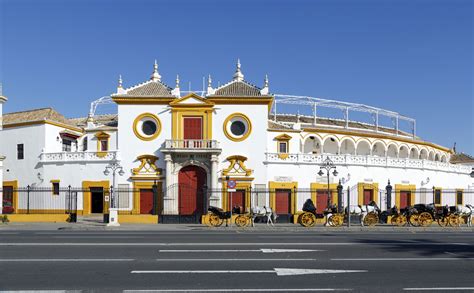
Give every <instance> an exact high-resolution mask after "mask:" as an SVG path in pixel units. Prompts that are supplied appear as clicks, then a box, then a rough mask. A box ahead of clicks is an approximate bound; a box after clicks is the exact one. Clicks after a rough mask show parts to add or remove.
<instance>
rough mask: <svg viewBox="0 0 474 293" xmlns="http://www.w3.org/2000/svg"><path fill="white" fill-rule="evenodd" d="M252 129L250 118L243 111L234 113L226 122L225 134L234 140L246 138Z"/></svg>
mask: <svg viewBox="0 0 474 293" xmlns="http://www.w3.org/2000/svg"><path fill="white" fill-rule="evenodd" d="M251 131H252V124H251V123H250V119H249V118H248V117H247V116H245V115H244V114H241V113H234V114H232V115H230V116H229V117H227V119H226V120H225V122H224V134H225V135H226V136H227V138H228V139H230V140H232V141H242V140H245V139H246V138H247V137H248V136H249V135H250V132H251Z"/></svg>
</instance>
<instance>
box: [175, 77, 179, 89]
mask: <svg viewBox="0 0 474 293" xmlns="http://www.w3.org/2000/svg"><path fill="white" fill-rule="evenodd" d="M175 88H177V89H179V74H176V86H175Z"/></svg>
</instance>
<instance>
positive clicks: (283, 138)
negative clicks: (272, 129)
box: [275, 133, 292, 141]
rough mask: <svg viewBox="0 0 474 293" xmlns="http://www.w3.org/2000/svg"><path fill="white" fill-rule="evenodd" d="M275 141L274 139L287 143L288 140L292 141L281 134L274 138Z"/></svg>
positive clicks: (284, 134) (287, 136)
mask: <svg viewBox="0 0 474 293" xmlns="http://www.w3.org/2000/svg"><path fill="white" fill-rule="evenodd" d="M275 139H276V140H286V141H288V140H290V139H292V137H291V136H289V135H288V134H286V133H283V134H280V135H278V136H275Z"/></svg>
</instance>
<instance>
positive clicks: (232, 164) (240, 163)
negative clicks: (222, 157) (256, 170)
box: [222, 155, 253, 177]
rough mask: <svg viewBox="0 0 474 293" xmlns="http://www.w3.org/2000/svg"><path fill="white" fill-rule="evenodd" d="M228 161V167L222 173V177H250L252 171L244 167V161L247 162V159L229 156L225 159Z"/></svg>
mask: <svg viewBox="0 0 474 293" xmlns="http://www.w3.org/2000/svg"><path fill="white" fill-rule="evenodd" d="M227 161H229V167H227V168H226V169H224V170H223V171H222V175H224V176H233V177H234V176H235V177H237V176H250V175H251V174H252V172H253V170H252V169H248V168H247V167H246V166H245V161H247V157H244V156H238V155H237V156H230V157H228V158H227Z"/></svg>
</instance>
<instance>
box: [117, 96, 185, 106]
mask: <svg viewBox="0 0 474 293" xmlns="http://www.w3.org/2000/svg"><path fill="white" fill-rule="evenodd" d="M112 100H113V101H114V102H115V103H116V104H119V105H144V104H146V105H150V104H152V105H168V104H169V103H171V102H172V101H174V100H176V98H171V97H170V98H168V97H164V98H154V97H152V98H143V97H141V98H139V97H131V96H127V97H117V96H116V97H112Z"/></svg>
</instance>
